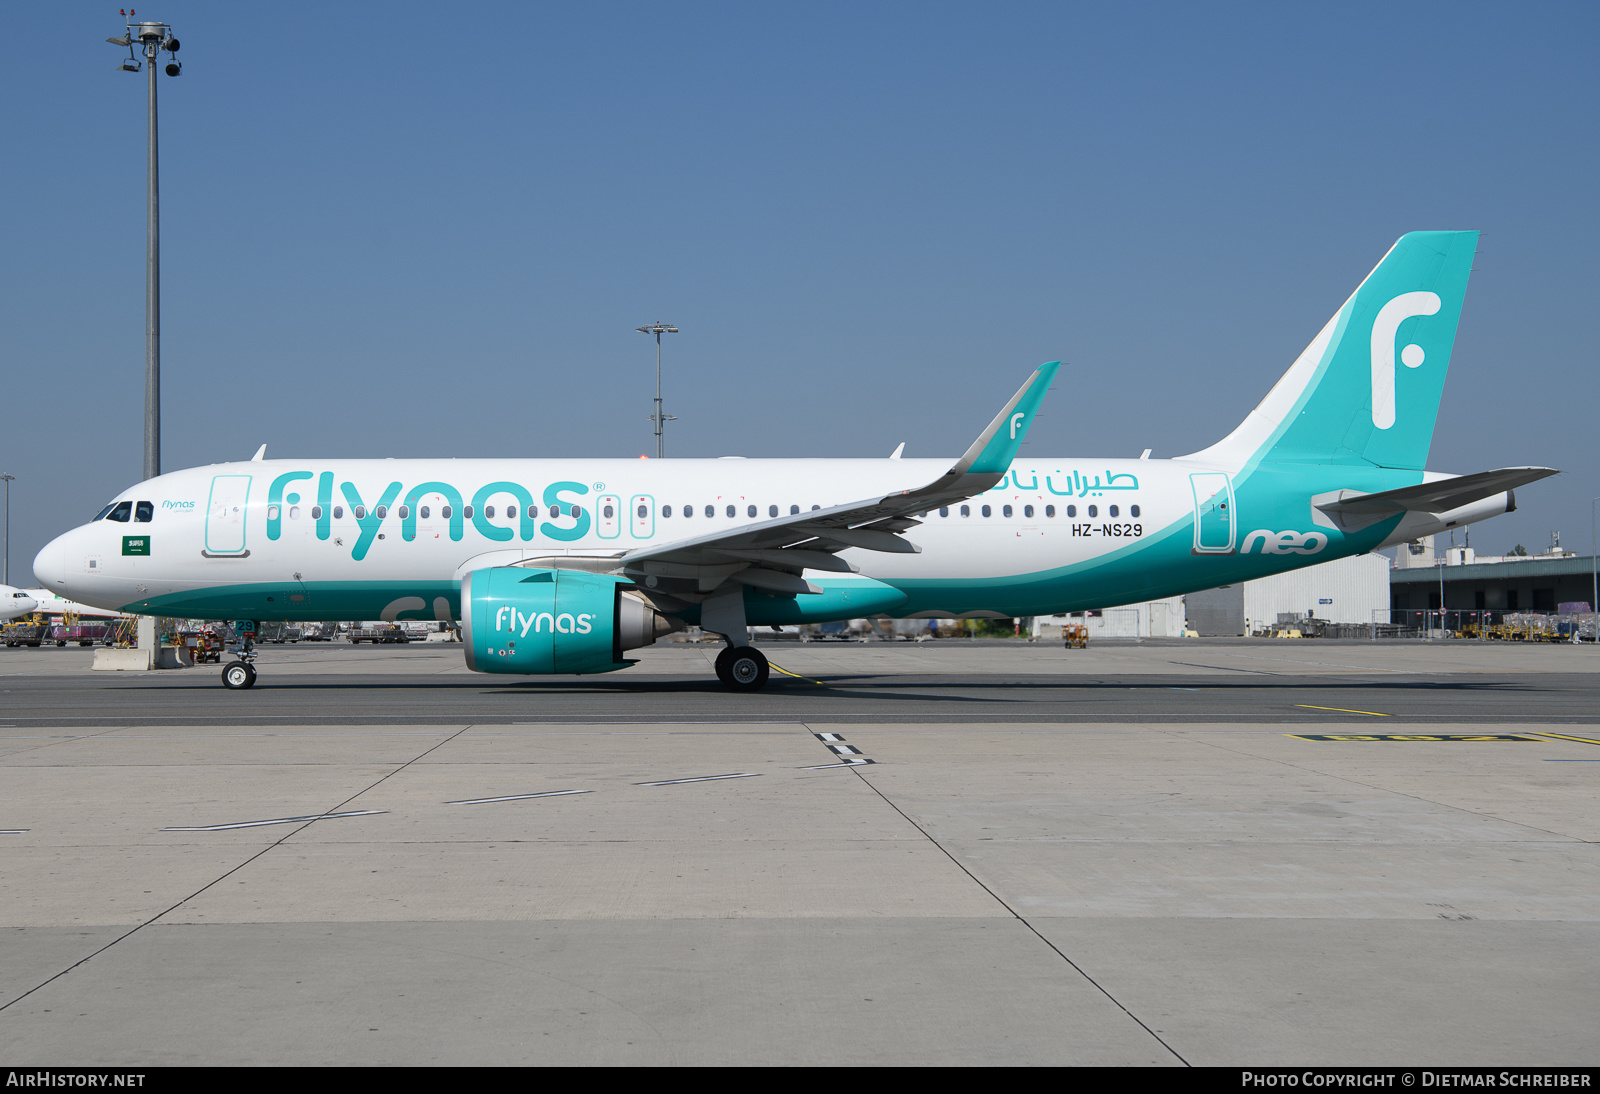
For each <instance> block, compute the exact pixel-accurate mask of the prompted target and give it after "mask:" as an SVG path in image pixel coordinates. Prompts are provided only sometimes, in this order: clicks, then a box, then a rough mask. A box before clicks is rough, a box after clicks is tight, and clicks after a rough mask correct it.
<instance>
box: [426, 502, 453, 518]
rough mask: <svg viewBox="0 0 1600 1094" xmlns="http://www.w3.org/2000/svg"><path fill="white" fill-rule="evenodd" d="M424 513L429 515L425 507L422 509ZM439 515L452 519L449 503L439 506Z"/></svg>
mask: <svg viewBox="0 0 1600 1094" xmlns="http://www.w3.org/2000/svg"><path fill="white" fill-rule="evenodd" d="M422 515H423V516H427V515H428V511H427V510H426V509H424V510H423V511H422ZM439 515H440V516H441V517H443V518H444V519H445V520H449V519H450V507H449V506H448V505H441V506H439Z"/></svg>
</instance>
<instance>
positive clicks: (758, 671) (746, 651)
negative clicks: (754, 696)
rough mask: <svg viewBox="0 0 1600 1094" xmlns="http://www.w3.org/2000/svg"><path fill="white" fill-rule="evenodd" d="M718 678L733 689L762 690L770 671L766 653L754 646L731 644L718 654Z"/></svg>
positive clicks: (725, 685) (724, 685)
mask: <svg viewBox="0 0 1600 1094" xmlns="http://www.w3.org/2000/svg"><path fill="white" fill-rule="evenodd" d="M716 667H717V679H718V680H721V681H722V685H723V687H726V688H728V689H730V690H732V691H760V690H761V689H762V688H764V687H766V686H767V676H768V674H769V672H770V670H769V668H768V666H767V659H766V657H765V655H763V654H762V652H761V651H760V650H758V649H756V648H755V647H754V646H729V647H728V648H727V649H725V650H723V651H722V652H721V653H719V654H717V666H716Z"/></svg>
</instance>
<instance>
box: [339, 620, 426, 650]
mask: <svg viewBox="0 0 1600 1094" xmlns="http://www.w3.org/2000/svg"><path fill="white" fill-rule="evenodd" d="M348 637H349V639H350V644H351V645H352V646H359V645H361V643H363V642H370V643H372V644H373V645H375V646H376V645H384V646H389V645H400V646H403V645H405V644H406V643H407V642H409V641H411V636H410V635H409V634H407V633H406V629H405V628H404V627H402V626H401V625H400V624H398V623H384V624H381V625H379V626H376V627H352V628H350V633H349V635H348Z"/></svg>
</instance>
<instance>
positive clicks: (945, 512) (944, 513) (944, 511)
mask: <svg viewBox="0 0 1600 1094" xmlns="http://www.w3.org/2000/svg"><path fill="white" fill-rule="evenodd" d="M939 515H940V516H941V517H948V516H949V515H950V507H949V506H948V505H941V506H939Z"/></svg>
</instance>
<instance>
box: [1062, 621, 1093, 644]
mask: <svg viewBox="0 0 1600 1094" xmlns="http://www.w3.org/2000/svg"><path fill="white" fill-rule="evenodd" d="M1061 641H1062V644H1063V645H1065V646H1066V648H1067V649H1069V650H1084V649H1088V648H1089V625H1088V624H1087V623H1068V624H1067V625H1065V626H1064V627H1062V628H1061Z"/></svg>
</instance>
